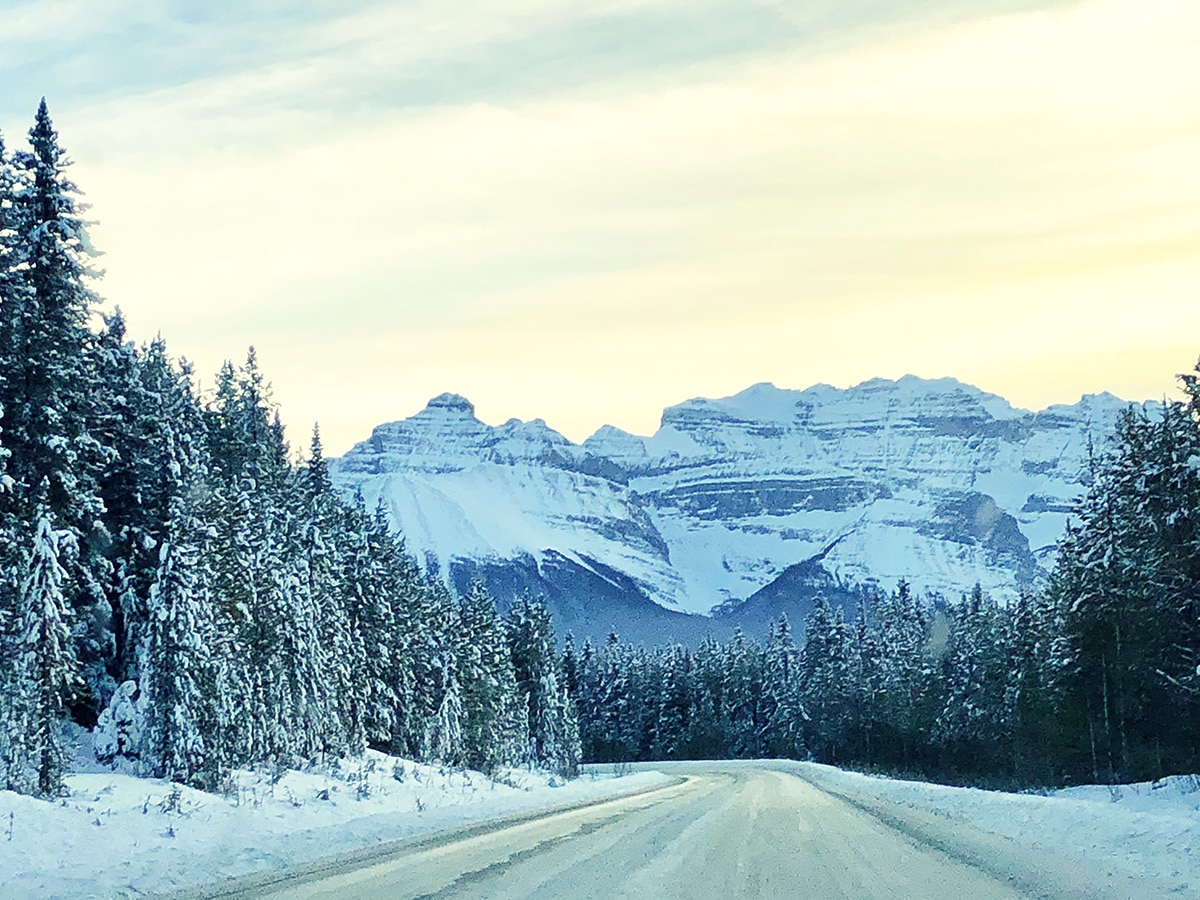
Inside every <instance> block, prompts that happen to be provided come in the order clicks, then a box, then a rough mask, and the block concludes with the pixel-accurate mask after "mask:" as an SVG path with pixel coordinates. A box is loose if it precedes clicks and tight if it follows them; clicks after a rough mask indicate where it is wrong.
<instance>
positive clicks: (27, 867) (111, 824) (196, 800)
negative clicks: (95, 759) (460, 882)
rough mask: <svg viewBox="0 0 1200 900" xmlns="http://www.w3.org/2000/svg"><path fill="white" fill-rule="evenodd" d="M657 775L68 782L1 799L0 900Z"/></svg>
mask: <svg viewBox="0 0 1200 900" xmlns="http://www.w3.org/2000/svg"><path fill="white" fill-rule="evenodd" d="M668 780H669V779H667V777H666V776H663V775H661V774H658V773H651V772H644V773H639V774H634V775H626V776H624V777H620V778H618V777H615V776H613V775H588V776H584V777H582V778H579V779H576V780H574V781H568V782H564V781H562V780H561V779H557V778H555V777H553V776H550V775H547V774H545V773H541V772H530V771H526V770H512V771H509V772H506V773H504V775H503V776H502V778H501V780H500V781H492V780H489V779H488V778H486V777H485V776H483V775H481V774H479V773H478V772H464V771H461V770H451V769H445V768H439V767H437V766H427V765H419V764H416V763H413V762H409V761H405V760H400V759H396V758H393V757H389V756H385V755H384V754H382V753H375V752H373V751H369V752H368V753H367V754H366V755H365V756H364V757H362V758H361V759H357V760H351V761H345V760H343V761H342V762H341V765H340V767H338V768H337V769H336V770H327V771H323V772H318V771H303V772H302V771H294V770H284V771H276V772H270V771H258V772H247V771H241V772H237V773H235V776H234V778H233V783H232V784H231V786H230V791H229V793H228V795H227V796H223V797H222V796H216V795H212V794H205V793H202V792H199V791H195V790H192V789H190V788H181V787H179V786H177V785H171V784H169V783H166V782H163V781H158V780H151V779H145V778H137V777H134V776H131V775H125V774H120V773H116V772H91V773H82V774H75V775H70V776H68V777H67V786H68V789H69V790H70V794H69V796H67V797H65V798H63V799H62V800H58V801H54V802H47V801H44V800H35V799H32V798H30V797H25V796H21V795H19V794H14V793H12V792H8V791H3V792H0V897H39V898H52V897H63V898H68V897H69V898H83V897H122V896H141V895H144V894H146V893H159V892H166V891H174V890H179V889H182V888H186V887H192V886H197V885H203V884H208V883H212V882H216V881H219V880H222V879H226V878H232V877H237V876H243V875H248V874H252V873H256V872H262V871H265V870H271V869H282V868H285V867H288V866H292V865H297V864H301V863H305V862H310V861H312V860H314V859H317V858H320V857H324V856H330V855H333V854H338V853H345V852H350V851H355V850H361V849H363V848H367V847H372V846H375V845H378V844H382V843H389V842H393V841H398V840H405V839H408V838H413V837H417V836H420V835H428V834H431V833H434V832H437V831H442V830H445V829H448V828H453V827H456V826H461V825H467V824H474V823H479V822H485V821H488V820H490V819H497V818H502V817H505V816H509V815H513V814H518V813H522V812H530V811H535V810H540V809H548V808H553V807H558V806H564V805H569V804H572V803H580V802H587V801H589V800H600V799H605V798H608V797H614V796H620V795H623V794H628V793H631V792H635V791H637V790H640V789H644V788H649V787H653V786H655V785H658V784H663V783H666V782H667V781H668Z"/></svg>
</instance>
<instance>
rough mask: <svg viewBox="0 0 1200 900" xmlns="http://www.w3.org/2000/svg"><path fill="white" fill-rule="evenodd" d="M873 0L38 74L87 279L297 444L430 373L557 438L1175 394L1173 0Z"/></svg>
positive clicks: (189, 33) (613, 5) (1184, 180)
mask: <svg viewBox="0 0 1200 900" xmlns="http://www.w3.org/2000/svg"><path fill="white" fill-rule="evenodd" d="M102 5H103V4H102ZM107 5H108V6H110V7H114V9H108V10H107V11H106V15H108V16H110V18H111V16H113V15H119V14H121V13H125V14H128V15H130V16H135V15H137V13H135V10H136V9H137V6H136V4H133V3H130V2H126V0H120V2H118V0H112V2H109V3H108V4H107ZM875 5H876V6H878V8H879V12H876V11H873V10H872V8H871V7H872V3H871V2H869V0H864V2H863V3H861V4H857V5H854V4H851V6H853V7H854V9H855V10H857V11H858V14H857V15H854V16H851V15H849V14H847V15H846V16H845V17H842V18H839V17H838V16H835V15H834V14H833V13H830V15H829V17H828V20H825V19H822V18H821V17H820V16H819V15H817V14H814V13H806V14H805V16H806V17H800V16H799V15H797V14H794V13H792V12H791V11H790V10H791V7H792V4H775V3H749V4H745V5H743V4H718V3H707V2H706V3H702V4H699V5H695V4H693V5H690V6H689V5H688V4H685V3H683V2H671V0H663V2H646V3H636V2H586V3H583V2H581V3H580V4H578V5H574V4H573V5H572V7H571V9H570V11H569V12H563V11H562V9H561V4H550V3H545V2H539V0H526V2H523V3H516V4H481V3H471V2H466V0H454V2H453V3H449V4H441V5H439V4H415V5H412V6H406V7H405V8H404V9H403V10H395V9H392V8H391V7H390V6H384V5H375V4H373V3H366V2H364V3H362V4H360V5H359V6H358V7H356V8H355V9H354V10H352V11H351V12H349V13H346V14H344V15H342V16H340V17H338V18H335V19H329V20H322V21H304V22H291V23H287V27H286V28H285V27H284V26H283V24H281V23H274V24H273V25H272V27H274V28H275V31H273V32H271V33H272V34H275V35H277V40H276V41H275V42H274V43H271V44H270V45H265V44H264V45H261V46H260V45H259V44H256V43H254V40H262V38H261V36H259V37H255V38H254V39H253V40H252V36H253V35H258V32H257V31H252V30H251V29H253V28H258V29H260V30H261V29H263V28H265V27H266V25H267V24H271V23H269V22H268V23H265V24H264V22H263V21H258V20H255V21H254V22H234V23H229V22H187V23H184V24H180V23H178V22H174V21H155V22H153V23H150V24H147V25H146V27H145V28H143V29H142V30H141V31H139V32H137V33H138V34H141V35H143V37H142V38H141V39H142V40H151V39H152V38H146V37H145V35H146V34H151V35H152V34H154V33H156V32H155V31H154V29H155V28H157V29H158V30H159V31H158V32H157V33H159V34H160V35H163V36H164V37H162V38H161V39H162V41H164V42H165V41H166V37H165V36H166V35H173V36H174V37H173V38H172V39H173V40H176V41H178V42H182V43H181V44H180V47H181V48H182V49H176V50H172V48H171V47H170V46H167V45H166V44H165V43H164V45H163V46H162V47H159V48H158V49H157V50H156V55H153V56H149V55H148V56H147V57H146V61H143V62H138V63H137V66H140V67H141V68H137V69H136V70H135V65H134V63H132V62H131V63H129V70H128V71H124V70H121V69H120V67H119V66H117V65H116V63H115V62H113V61H112V60H115V59H117V58H118V56H119V52H120V51H121V47H120V46H116V44H114V46H113V50H112V53H113V54H114V55H113V57H112V60H109V59H108V58H107V57H105V58H104V59H98V60H91V58H90V57H86V58H87V59H89V60H91V61H89V62H88V63H87V65H86V66H85V65H84V64H83V62H82V61H83V60H84V59H85V55H82V51H81V56H80V60H81V62H80V64H79V66H78V68H79V69H80V70H84V69H86V70H87V71H88V72H91V71H93V70H94V67H96V66H99V67H100V71H103V72H107V73H108V77H109V78H110V79H111V86H110V87H109V88H108V89H106V90H99V89H96V88H95V84H93V85H92V88H93V90H92V91H91V92H87V93H85V92H84V91H83V90H82V88H80V87H78V86H77V85H79V84H82V76H80V77H78V78H77V79H76V81H72V80H71V77H69V75H70V73H69V72H67V73H66V74H62V75H61V77H60V79H59V80H60V81H61V87H60V88H59V89H60V90H61V91H62V96H61V97H56V96H55V95H53V94H52V93H50V92H49V91H50V89H49V88H47V89H45V91H44V92H46V93H47V94H48V99H49V101H50V104H51V111H52V113H54V114H55V116H56V121H57V124H58V126H59V129H60V131H61V134H62V140H63V143H64V144H65V145H66V146H67V147H68V149H69V150H70V151H71V152H72V155H73V156H74V157H75V158H76V160H77V165H76V167H75V169H74V170H73V174H74V177H75V178H76V180H77V181H78V182H79V183H80V184H81V186H82V187H83V188H84V189H85V191H86V192H87V194H88V197H89V199H90V200H91V201H92V202H93V204H94V209H93V215H94V216H95V217H96V218H97V219H98V220H99V224H97V225H96V226H95V227H94V229H93V238H94V241H95V243H96V244H97V245H98V246H99V247H101V248H102V249H103V250H104V251H106V256H105V257H104V259H103V260H102V261H101V264H102V265H103V266H104V267H105V268H106V269H107V275H106V277H105V279H104V281H103V283H102V285H101V290H102V293H103V294H104V295H105V297H107V298H108V299H109V301H110V302H111V303H116V304H119V305H120V306H121V307H122V308H123V309H124V311H125V313H126V315H127V318H128V319H129V323H130V328H131V332H132V334H133V335H134V336H135V337H138V338H141V339H148V338H150V337H152V336H153V334H154V333H155V332H156V331H161V332H162V334H163V335H164V337H165V338H166V339H167V343H168V346H169V347H170V348H171V349H172V351H173V352H174V353H176V354H183V355H186V356H187V357H189V358H190V359H192V360H193V362H194V363H195V364H196V367H197V369H198V371H199V372H200V373H201V374H202V375H204V376H206V377H207V376H208V375H209V374H210V373H211V372H213V371H215V369H216V367H217V366H218V365H219V364H220V362H221V360H222V359H224V358H227V357H233V358H235V359H237V358H240V357H242V356H243V355H244V352H245V348H246V346H247V345H249V344H251V343H253V344H255V345H256V346H257V348H258V351H259V356H260V359H261V361H262V363H263V366H264V368H265V370H266V373H267V375H268V377H269V378H270V380H271V381H272V382H273V384H274V387H275V397H276V399H277V400H278V401H279V402H280V403H281V405H282V407H283V414H284V419H285V421H286V422H287V423H288V424H289V427H290V434H291V438H292V441H293V443H294V444H298V445H303V444H304V443H305V441H306V436H307V432H308V429H309V428H310V427H311V424H312V422H313V421H314V420H319V421H320V422H321V427H322V432H323V434H324V435H325V438H326V443H327V447H328V449H329V451H330V452H331V453H340V452H342V451H344V450H345V449H347V448H348V447H349V446H350V444H351V443H352V442H354V441H356V440H359V439H362V438H364V437H366V436H367V435H368V434H369V432H370V429H371V427H372V426H373V425H375V424H378V423H380V422H384V421H390V420H393V419H397V418H400V417H403V416H406V415H410V414H412V413H413V412H415V411H416V410H418V409H420V408H421V407H422V406H423V405H424V403H425V401H426V400H427V399H428V398H430V397H431V396H433V395H435V394H437V393H440V392H442V391H446V390H452V391H457V392H459V393H462V394H465V395H466V396H468V397H470V398H471V399H472V400H473V401H474V402H475V404H476V408H477V412H478V414H479V416H480V417H481V418H483V419H484V420H485V421H490V422H499V421H503V420H504V419H507V418H508V417H510V416H518V417H520V418H532V417H535V416H540V417H542V418H545V419H546V420H547V422H548V423H549V424H550V425H551V426H553V427H555V428H558V429H559V430H560V431H562V432H563V433H565V434H566V435H567V436H569V437H571V438H573V439H575V440H581V439H583V438H584V437H586V436H587V435H588V434H589V433H591V432H592V431H593V430H595V429H596V428H597V427H599V426H600V425H601V424H604V423H611V424H615V425H617V426H620V427H622V428H625V429H627V430H630V431H634V432H638V433H649V432H651V431H653V429H654V428H655V427H656V426H657V423H658V417H659V414H660V413H661V410H662V408H663V407H664V406H666V405H669V404H672V403H676V402H679V401H681V400H683V399H686V398H688V397H692V396H698V395H705V396H719V395H726V394H730V393H733V392H736V391H738V390H740V389H742V388H744V387H746V386H748V385H750V384H752V383H755V382H759V381H773V382H774V383H776V384H777V385H780V386H783V387H796V388H802V387H806V386H808V385H810V384H812V383H815V382H827V383H831V384H835V385H849V384H852V383H856V382H858V381H861V380H864V379H866V378H870V377H872V376H885V377H898V376H900V375H903V374H906V373H910V372H911V373H914V374H918V375H924V376H930V377H938V376H943V375H953V376H954V377H957V378H959V379H961V380H964V381H968V382H972V383H975V384H977V385H979V386H980V387H982V388H985V389H987V390H990V391H993V392H996V393H999V394H1001V395H1003V396H1005V397H1007V398H1008V399H1010V400H1011V401H1013V402H1014V403H1016V404H1018V405H1022V406H1027V407H1031V408H1040V407H1042V406H1045V405H1048V404H1050V403H1054V402H1073V401H1074V400H1076V399H1078V397H1079V395H1080V394H1081V393H1084V392H1098V391H1102V390H1108V391H1112V392H1113V393H1116V394H1119V395H1122V396H1125V397H1127V398H1129V399H1145V398H1148V397H1161V396H1162V395H1163V394H1165V393H1166V394H1171V393H1173V391H1174V381H1173V376H1174V375H1175V374H1176V373H1178V372H1180V371H1184V370H1187V369H1190V368H1191V366H1192V365H1193V364H1194V363H1195V361H1196V357H1197V355H1198V354H1200V100H1198V99H1197V98H1200V62H1197V60H1200V5H1197V4H1195V3H1193V2H1177V0H1087V2H1080V3H1055V4H1046V5H1045V6H1044V7H1042V6H1041V5H1040V4H1037V3H1034V2H1019V0H1014V2H1012V3H1006V4H1003V10H1004V11H1002V12H992V13H987V14H984V13H980V12H979V11H978V8H977V7H978V6H979V5H978V4H971V5H961V6H955V5H953V4H950V3H945V4H939V3H936V2H930V3H913V4H911V7H912V9H911V11H907V7H906V5H905V4H903V3H901V4H898V5H893V10H895V9H900V8H902V7H904V8H905V13H904V14H903V15H899V14H889V15H887V16H886V17H885V16H884V14H883V12H882V11H883V10H884V9H885V8H887V7H888V4H882V3H880V4H875ZM59 6H65V7H70V6H71V4H70V3H66V4H59ZM451 7H453V9H451ZM832 7H833V5H831V8H832ZM846 8H847V9H849V8H850V7H846ZM996 8H1000V5H997V7H996ZM697 10H700V11H699V12H698V11H697ZM264 15H265V14H264ZM118 20H119V18H118ZM71 21H73V22H76V23H77V27H78V28H79V31H80V37H79V40H80V41H81V42H90V43H87V46H93V45H94V44H96V43H97V42H101V43H102V40H101V38H100V37H97V35H103V34H104V33H105V32H104V31H103V27H102V26H101V25H100V24H97V23H98V21H99V20H91V19H87V18H86V17H84V18H83V19H71ZM597 23H599V24H597ZM151 25H153V28H151V27H150V26H151ZM185 26H186V27H185ZM31 27H32V26H31ZM31 34H34V36H36V32H31ZM180 35H182V37H180ZM223 35H224V37H222V36H223ZM110 37H111V36H110ZM6 40H7V41H8V48H7V49H10V50H11V48H12V47H14V46H18V45H17V44H16V43H14V42H17V41H19V42H21V43H20V44H19V46H20V47H22V48H29V47H33V46H34V45H35V43H36V42H35V41H34V40H33V39H32V37H31V36H30V34H24V35H19V36H18V37H16V38H14V37H11V36H10V37H9V38H8V39H5V38H3V37H0V56H3V55H4V52H5V50H6V44H5V41H6ZM115 40H116V39H115V38H113V41H115ZM122 40H134V39H133V38H128V39H126V38H122ZM239 41H240V42H241V43H239ZM81 46H83V43H81ZM122 46H125V45H122ZM281 47H284V48H290V51H289V52H288V53H284V52H283V51H282V50H280V48H281ZM239 48H240V49H239ZM146 52H147V53H149V51H146ZM205 52H209V56H207V57H206V56H205V55H204V54H205ZM172 54H174V55H172ZM188 54H191V56H188ZM35 56H36V54H32V51H30V54H29V58H28V59H26V58H22V59H21V60H20V63H21V65H23V66H26V67H27V68H30V69H32V68H34V67H35V64H36V59H35V58H34V57H35ZM10 58H14V57H12V55H11V54H10ZM189 59H191V60H196V61H195V62H194V64H193V65H192V66H191V67H190V68H189V67H188V66H186V65H184V63H183V62H180V60H189ZM203 59H211V60H213V62H212V63H211V67H208V64H206V63H203V62H200V61H199V60H203ZM104 65H110V66H112V67H113V68H111V69H105V68H103V66H104ZM147 71H153V73H154V77H153V78H151V77H148V76H144V75H143V74H142V73H143V72H147ZM3 75H4V71H3V66H0V76H3ZM31 84H37V81H36V79H33V80H32V81H31ZM56 84H57V82H56ZM37 91H38V89H37V88H33V92H32V93H31V94H30V96H29V97H28V98H26V104H25V105H27V106H28V107H29V111H30V112H32V109H33V107H34V106H35V105H36V102H37V96H40V93H38V92H37ZM35 94H36V95H35ZM9 102H10V103H11V100H10V101H9ZM18 112H19V111H18ZM0 113H2V114H3V116H4V118H3V120H2V121H0V125H3V126H4V129H5V133H6V135H8V137H9V144H10V145H11V144H14V143H16V141H15V136H16V135H19V134H20V133H21V130H23V129H24V127H26V126H25V124H24V120H22V119H19V118H16V117H15V116H16V115H17V114H15V113H14V112H13V111H12V110H11V109H10V108H9V107H8V106H7V105H6V106H5V107H4V108H3V109H0Z"/></svg>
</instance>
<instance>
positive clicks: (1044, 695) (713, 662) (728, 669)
mask: <svg viewBox="0 0 1200 900" xmlns="http://www.w3.org/2000/svg"><path fill="white" fill-rule="evenodd" d="M1197 373H1200V366H1198V367H1197ZM1181 380H1182V383H1183V388H1184V397H1185V399H1184V400H1181V401H1172V402H1168V403H1165V404H1164V406H1163V409H1162V411H1161V414H1156V415H1154V416H1149V415H1147V414H1146V413H1144V412H1141V411H1135V410H1134V409H1133V408H1131V409H1130V410H1128V411H1127V412H1126V413H1124V414H1123V416H1122V417H1121V419H1120V421H1119V423H1118V426H1117V430H1116V436H1115V441H1114V442H1113V445H1112V449H1111V450H1110V451H1109V452H1107V453H1105V454H1092V458H1091V462H1090V466H1089V471H1088V477H1089V480H1090V486H1089V488H1088V490H1087V492H1086V495H1085V496H1084V497H1083V499H1082V500H1081V501H1080V502H1079V504H1078V506H1077V509H1076V511H1075V515H1074V518H1073V521H1072V522H1071V524H1070V525H1069V527H1068V529H1067V532H1066V535H1065V536H1064V538H1063V539H1062V541H1061V542H1060V546H1059V555H1058V558H1057V562H1056V565H1055V567H1054V569H1053V571H1052V573H1051V576H1050V578H1049V583H1048V585H1047V587H1046V588H1045V589H1044V590H1043V591H1041V592H1038V593H1033V594H1028V595H1024V596H1021V597H1020V598H1019V599H1017V600H1016V601H1015V602H1014V603H1011V604H1007V605H1001V604H998V603H997V602H995V601H994V600H993V599H991V598H989V597H988V596H986V595H985V594H984V592H983V591H982V590H980V589H979V587H978V586H976V587H975V589H974V590H972V591H971V592H970V593H968V594H967V595H965V596H963V597H962V598H961V599H960V600H958V601H956V602H953V603H945V602H940V601H933V600H931V599H929V598H925V599H918V598H917V597H915V596H914V595H913V593H912V592H911V591H910V590H909V588H908V586H907V585H906V584H903V583H902V584H900V585H899V587H898V589H897V590H896V591H895V592H893V593H891V594H889V595H885V594H874V595H868V596H867V597H866V598H865V599H864V600H863V601H862V602H861V603H860V604H859V605H858V608H857V609H855V610H851V611H849V613H847V612H846V611H844V610H842V609H841V608H833V607H831V606H830V604H829V603H828V602H827V601H826V600H825V599H824V598H823V597H818V598H817V600H816V603H815V605H814V608H813V611H812V613H811V615H810V616H809V618H808V620H807V621H806V622H805V623H804V631H803V636H802V638H801V639H800V640H797V639H796V637H795V636H794V635H793V632H792V628H791V626H790V624H789V623H788V621H787V619H786V618H784V619H781V620H780V621H779V622H778V623H777V624H776V625H774V626H773V627H772V629H771V633H770V634H769V635H767V636H766V640H765V643H764V644H762V645H760V644H759V643H758V642H756V641H754V640H751V639H750V638H748V637H746V636H744V635H741V634H738V635H736V636H735V637H734V638H733V639H732V640H730V641H729V642H727V643H725V644H718V643H716V642H714V641H711V640H709V641H706V642H705V643H703V644H702V645H700V646H699V647H698V648H697V649H696V650H694V651H692V650H688V649H685V648H683V647H670V648H660V649H653V650H647V649H645V648H642V647H632V646H629V645H627V644H623V643H621V641H620V640H619V639H618V637H617V636H616V635H615V634H614V635H610V637H609V639H608V641H607V642H606V643H605V645H604V646H602V647H592V646H591V645H590V644H588V645H585V646H584V648H583V649H582V651H577V650H576V648H575V647H574V646H568V647H567V649H566V652H565V655H564V661H563V662H564V670H565V673H566V678H567V683H568V686H569V689H570V692H571V695H572V697H573V698H574V701H575V704H576V706H577V708H578V710H579V714H580V735H581V739H582V744H583V753H584V758H585V759H586V760H588V761H594V762H601V761H623V760H652V759H672V758H680V759H697V758H748V757H761V756H771V757H779V756H783V757H793V758H811V759H815V760H817V761H820V762H825V763H833V764H837V765H849V766H859V767H866V768H870V769H877V770H884V771H889V772H906V773H912V774H916V775H920V776H925V777H933V778H940V779H952V780H962V781H970V782H973V783H987V784H996V785H1004V786H1031V785H1055V784H1064V783H1079V782H1109V783H1115V782H1120V781H1128V780H1148V779H1154V778H1158V777H1160V776H1163V775H1167V774H1172V773H1181V772H1195V771H1197V770H1198V768H1200V531H1198V528H1197V525H1198V518H1200V374H1188V375H1184V376H1181Z"/></svg>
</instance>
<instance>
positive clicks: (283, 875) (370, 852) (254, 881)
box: [149, 772, 689, 900]
mask: <svg viewBox="0 0 1200 900" xmlns="http://www.w3.org/2000/svg"><path fill="white" fill-rule="evenodd" d="M663 775H664V776H665V777H666V778H667V781H665V782H663V783H662V784H656V785H651V786H649V787H641V788H635V789H633V790H630V791H624V792H622V793H619V794H610V795H608V796H606V797H601V798H595V799H591V800H577V801H575V802H573V803H564V804H561V805H559V806H550V807H543V808H542V809H536V810H527V811H526V812H522V813H514V814H512V815H508V816H502V817H500V818H495V819H485V820H484V821H481V822H475V823H472V824H470V825H456V826H454V827H452V828H447V829H443V830H440V831H433V832H430V833H429V834H424V835H421V836H419V837H411V838H403V839H401V840H396V841H389V842H387V843H383V844H375V845H373V846H371V847H364V848H362V849H359V850H348V851H345V852H343V853H338V854H334V855H332V856H325V857H319V858H317V859H314V860H311V861H310V862H307V863H304V864H302V865H298V866H290V867H288V868H286V869H272V870H268V871H265V872H254V873H251V874H248V875H241V876H236V877H234V878H231V879H229V880H227V881H222V882H219V883H217V884H206V885H198V886H192V887H187V888H181V889H179V890H177V891H170V892H167V893H157V894H150V895H149V896H150V897H151V898H152V900H219V898H225V897H243V896H257V895H258V894H261V893H262V892H263V891H265V890H267V889H269V888H271V887H273V886H278V887H279V889H280V890H282V889H283V888H285V887H287V886H291V885H300V884H307V883H308V882H311V881H319V880H321V879H324V878H330V877H333V876H336V875H341V874H343V873H345V872H351V871H354V870H355V869H361V868H364V867H366V866H371V865H377V864H379V863H385V862H391V861H392V860H396V859H401V858H403V857H405V856H408V855H411V854H413V853H418V852H421V851H423V850H429V849H432V848H434V847H440V846H444V845H445V844H452V843H454V842H455V841H462V840H467V839H469V838H473V837H479V836H481V835H485V834H491V833H493V832H496V831H503V830H504V829H505V828H512V827H514V826H516V825H524V824H526V823H529V822H535V821H537V820H539V819H546V818H549V817H551V816H557V815H562V814H563V813H570V812H576V811H578V810H581V809H589V808H591V807H596V806H604V805H605V804H608V803H615V802H617V801H621V800H628V799H630V798H631V797H640V796H643V795H646V794H653V793H657V792H658V791H664V790H667V789H669V788H675V787H679V786H680V785H682V784H685V783H686V782H687V781H688V780H689V776H685V775H669V774H667V773H665V772H664V773H663Z"/></svg>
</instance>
